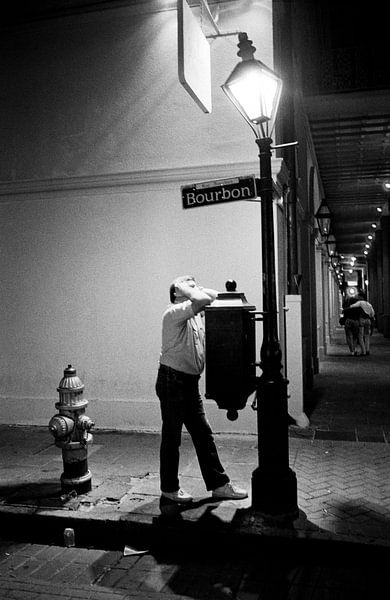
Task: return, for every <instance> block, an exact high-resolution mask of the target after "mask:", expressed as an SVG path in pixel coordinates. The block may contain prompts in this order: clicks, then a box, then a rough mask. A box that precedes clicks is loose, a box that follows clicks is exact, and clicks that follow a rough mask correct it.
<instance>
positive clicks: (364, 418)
mask: <svg viewBox="0 0 390 600" xmlns="http://www.w3.org/2000/svg"><path fill="white" fill-rule="evenodd" d="M389 358H390V341H389V340H384V339H383V338H381V337H380V336H378V335H377V336H376V337H375V340H374V343H373V347H372V355H370V356H369V357H361V358H358V357H350V356H348V355H347V349H346V346H345V343H344V342H343V339H342V338H341V339H340V343H339V344H337V343H336V344H335V346H334V347H333V350H332V349H331V353H330V355H329V356H328V357H327V359H326V360H325V361H324V362H323V363H322V364H321V373H320V374H319V375H317V376H316V380H315V389H314V391H313V393H312V395H311V398H310V399H309V401H308V409H309V410H310V415H309V416H310V420H311V425H310V427H309V428H308V429H302V430H301V429H297V428H294V427H291V428H290V440H289V442H290V466H291V468H292V469H293V470H294V471H295V473H296V475H297V480H298V505H299V509H300V515H299V518H298V519H296V520H295V521H294V522H293V523H291V524H289V525H276V524H275V523H271V522H269V521H267V520H266V519H264V518H262V517H261V516H259V515H258V514H255V513H254V512H253V511H252V510H251V500H250V497H249V498H248V499H245V500H241V501H223V502H215V501H213V500H212V498H211V497H210V494H209V493H208V492H206V490H205V488H204V484H203V480H202V478H201V475H200V471H199V467H198V463H197V460H196V456H195V452H194V449H193V446H192V442H191V440H190V438H189V437H188V436H187V435H183V443H182V452H181V463H180V467H181V484H182V486H183V487H184V488H185V489H186V490H188V491H189V492H190V493H192V494H193V495H194V498H195V501H194V502H193V503H192V504H191V505H187V506H183V507H181V508H180V507H178V506H176V505H172V504H171V503H161V501H160V493H159V476H158V460H159V442H160V438H159V434H158V433H153V432H151V433H140V432H128V433H118V432H106V431H102V430H100V431H99V430H97V431H95V432H94V443H93V444H92V445H91V446H90V447H89V467H90V470H91V472H92V491H91V492H89V493H88V494H85V495H83V496H79V497H77V496H75V497H73V496H71V495H70V496H68V497H64V496H63V495H62V493H61V489H60V476H61V473H62V471H63V464H62V455H61V451H60V449H58V448H57V447H56V446H55V445H54V443H53V438H52V436H51V435H50V433H49V431H48V429H47V428H46V427H42V428H40V427H24V426H23V427H22V426H4V425H3V426H0V524H1V527H2V531H3V532H6V531H9V532H10V533H11V534H15V533H16V532H17V531H19V532H20V531H21V532H22V535H24V537H25V538H26V539H27V538H28V539H31V540H33V541H34V542H35V543H45V542H50V543H56V544H63V531H64V529H65V528H66V527H72V528H73V529H74V531H75V537H76V544H77V545H78V546H82V545H86V546H91V545H92V546H95V547H98V548H106V547H107V548H122V547H124V545H126V544H130V545H133V546H136V547H142V548H147V547H148V545H149V544H150V543H152V541H153V539H155V538H156V537H159V536H161V534H162V533H163V534H164V535H166V534H169V535H168V539H172V540H173V539H175V540H176V541H177V540H178V539H179V538H180V539H182V541H183V543H186V540H188V539H190V538H192V539H193V540H195V539H199V540H200V539H201V540H202V541H203V543H204V541H205V540H207V543H219V544H220V543H223V544H229V543H234V544H237V543H240V541H242V543H243V544H245V545H248V544H250V543H252V542H253V543H256V544H258V543H259V542H260V540H264V541H268V542H270V541H272V540H274V541H278V540H281V538H283V540H285V541H286V542H288V541H293V542H294V543H297V542H306V543H307V542H311V543H313V544H316V543H317V542H321V543H324V542H329V543H333V542H338V543H347V544H353V545H355V546H361V545H365V546H370V547H377V548H381V549H382V550H383V549H384V548H389V546H390V516H389V509H390V477H389V473H390V444H389V443H388V441H389V432H390V420H389V419H390V414H389V413H390V411H389V409H388V407H387V403H388V398H389V394H388V391H389V389H390V386H389V383H390V380H389V377H390V376H389V371H390V370H389V369H388V365H389V362H388V361H389ZM246 410H251V409H250V408H249V407H248V408H247V409H246ZM215 437H216V443H217V446H218V449H219V453H220V457H221V461H222V464H223V465H224V467H225V469H226V471H227V472H228V474H229V475H230V477H231V479H232V480H233V481H234V482H236V483H237V484H239V485H240V486H243V487H246V488H247V489H248V490H249V492H250V487H251V475H252V472H253V470H254V469H255V468H256V466H257V437H256V436H253V435H247V436H243V435H240V436H238V435H237V436H236V435H216V436H215ZM361 440H364V441H361ZM370 440H373V441H370Z"/></svg>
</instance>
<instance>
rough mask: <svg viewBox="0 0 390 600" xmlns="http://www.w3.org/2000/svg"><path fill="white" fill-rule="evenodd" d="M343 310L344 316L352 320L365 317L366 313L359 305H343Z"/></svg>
mask: <svg viewBox="0 0 390 600" xmlns="http://www.w3.org/2000/svg"><path fill="white" fill-rule="evenodd" d="M343 312H344V317H345V318H346V319H353V320H354V321H358V320H359V319H361V318H363V319H366V318H367V315H366V313H365V312H364V310H363V309H362V308H361V307H360V306H355V307H351V306H348V307H345V308H344V311H343Z"/></svg>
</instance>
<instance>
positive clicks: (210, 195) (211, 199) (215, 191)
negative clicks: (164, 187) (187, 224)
mask: <svg viewBox="0 0 390 600" xmlns="http://www.w3.org/2000/svg"><path fill="white" fill-rule="evenodd" d="M181 197H182V200H183V208H194V207H195V206H208V205H209V204H220V203H221V202H231V201H232V200H250V199H251V198H256V197H257V192H256V181H255V177H254V175H252V176H248V177H234V178H232V179H216V180H215V181H205V182H203V183H194V184H192V185H187V186H182V188H181Z"/></svg>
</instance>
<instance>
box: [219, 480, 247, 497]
mask: <svg viewBox="0 0 390 600" xmlns="http://www.w3.org/2000/svg"><path fill="white" fill-rule="evenodd" d="M212 496H213V498H221V499H225V500H241V499H242V498H247V497H248V492H247V491H246V490H244V489H243V488H239V487H237V486H236V485H233V484H232V483H231V482H230V481H229V482H228V483H225V485H221V486H220V487H217V488H215V490H213V491H212Z"/></svg>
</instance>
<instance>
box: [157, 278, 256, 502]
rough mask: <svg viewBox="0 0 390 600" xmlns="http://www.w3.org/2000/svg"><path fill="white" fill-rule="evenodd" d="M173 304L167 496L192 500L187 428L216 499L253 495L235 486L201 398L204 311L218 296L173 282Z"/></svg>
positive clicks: (166, 347) (163, 366) (164, 450)
mask: <svg viewBox="0 0 390 600" xmlns="http://www.w3.org/2000/svg"><path fill="white" fill-rule="evenodd" d="M169 293H170V300H171V304H170V305H169V306H168V308H167V309H166V310H165V312H164V314H163V318H162V347H161V354H160V366H159V370H158V376H157V382H156V393H157V396H158V397H159V399H160V406H161V417H162V431H161V445H160V484H161V495H162V497H163V498H167V499H168V500H171V501H172V502H191V501H192V500H193V498H192V496H191V495H190V494H189V493H188V492H186V491H184V490H183V489H182V488H181V487H180V485H179V477H178V473H179V458H180V455H179V448H180V443H181V433H182V428H183V425H184V426H185V427H186V429H187V431H188V433H189V434H190V435H191V438H192V441H193V444H194V446H195V451H196V454H197V457H198V462H199V466H200V470H201V473H202V477H203V480H204V482H205V485H206V489H207V490H210V491H211V492H212V496H213V497H214V498H219V499H221V500H223V499H233V500H238V499H241V498H246V497H247V495H248V494H247V492H246V490H244V489H240V488H238V487H236V486H235V485H233V484H232V483H231V481H230V479H229V477H228V475H227V474H226V473H225V470H224V468H223V466H222V464H221V462H220V460H219V457H218V451H217V448H216V445H215V442H214V437H213V432H212V430H211V427H210V425H209V422H208V420H207V417H206V415H205V411H204V408H203V402H202V399H201V397H200V394H199V379H200V375H201V373H202V371H203V368H204V359H205V331H204V325H203V319H202V316H201V314H202V311H203V309H204V307H205V306H207V305H208V304H211V303H212V302H213V301H214V300H215V298H216V297H217V295H218V292H216V291H215V290H211V289H206V288H202V287H200V286H199V285H197V283H196V282H195V279H194V278H193V277H190V276H184V277H178V278H177V279H175V280H174V281H173V283H172V284H171V287H170V290H169Z"/></svg>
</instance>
